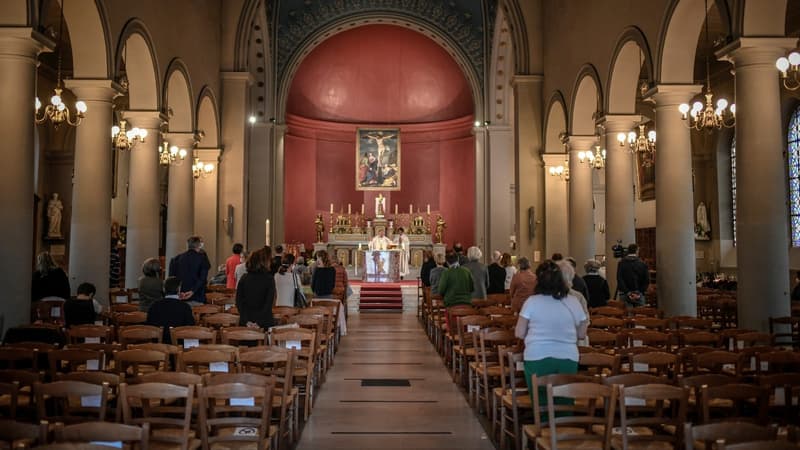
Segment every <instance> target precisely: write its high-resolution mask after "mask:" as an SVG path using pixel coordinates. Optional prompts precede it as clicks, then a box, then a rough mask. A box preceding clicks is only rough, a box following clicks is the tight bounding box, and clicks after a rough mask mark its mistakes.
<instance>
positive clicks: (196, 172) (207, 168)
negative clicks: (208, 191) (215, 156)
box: [192, 156, 214, 179]
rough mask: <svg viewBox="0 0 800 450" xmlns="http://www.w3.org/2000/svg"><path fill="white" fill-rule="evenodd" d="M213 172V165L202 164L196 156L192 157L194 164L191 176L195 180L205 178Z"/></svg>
mask: <svg viewBox="0 0 800 450" xmlns="http://www.w3.org/2000/svg"><path fill="white" fill-rule="evenodd" d="M213 172H214V164H211V163H205V164H204V163H203V162H202V161H200V158H198V157H197V156H195V157H194V164H192V176H194V178H195V179H197V178H200V177H202V178H205V177H207V176H209V175H211V174H212V173H213Z"/></svg>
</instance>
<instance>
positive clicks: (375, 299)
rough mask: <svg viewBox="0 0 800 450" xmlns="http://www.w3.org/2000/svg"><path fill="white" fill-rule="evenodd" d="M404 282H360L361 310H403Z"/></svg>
mask: <svg viewBox="0 0 800 450" xmlns="http://www.w3.org/2000/svg"><path fill="white" fill-rule="evenodd" d="M354 284H355V283H354ZM403 284H405V283H403ZM403 284H401V283H358V285H359V286H361V299H360V302H359V310H360V311H369V310H382V311H385V310H394V311H400V312H402V311H403V291H402V286H403Z"/></svg>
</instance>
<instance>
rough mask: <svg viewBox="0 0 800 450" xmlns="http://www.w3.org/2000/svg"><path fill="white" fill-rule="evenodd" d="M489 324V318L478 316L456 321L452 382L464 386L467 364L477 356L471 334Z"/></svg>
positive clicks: (465, 317)
mask: <svg viewBox="0 0 800 450" xmlns="http://www.w3.org/2000/svg"><path fill="white" fill-rule="evenodd" d="M490 323H491V319H490V318H488V317H486V316H483V315H480V314H477V315H472V316H460V317H458V318H457V319H456V332H457V334H458V342H457V343H454V344H453V347H452V351H453V353H452V361H453V365H452V370H453V372H452V376H453V379H454V380H456V381H458V382H459V383H461V384H462V385H463V384H465V383H464V380H465V379H466V378H465V376H466V375H467V372H468V371H469V364H470V363H471V362H473V361H475V357H476V356H475V355H476V354H477V348H475V346H474V345H473V344H474V341H473V339H472V334H473V333H476V332H479V331H480V330H481V329H482V328H486V327H488V326H489V324H490ZM471 379H472V378H470V380H471ZM469 392H472V390H471V389H470V391H469ZM471 398H472V397H470V400H471Z"/></svg>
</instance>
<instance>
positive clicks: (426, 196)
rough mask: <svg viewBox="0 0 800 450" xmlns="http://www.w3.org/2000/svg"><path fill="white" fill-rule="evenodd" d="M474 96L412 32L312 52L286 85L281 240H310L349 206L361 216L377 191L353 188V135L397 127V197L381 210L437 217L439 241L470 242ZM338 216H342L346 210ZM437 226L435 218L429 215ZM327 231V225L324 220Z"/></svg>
mask: <svg viewBox="0 0 800 450" xmlns="http://www.w3.org/2000/svg"><path fill="white" fill-rule="evenodd" d="M472 109H473V103H472V97H471V95H470V90H469V86H468V85H467V82H466V80H465V78H464V76H463V74H462V72H461V70H460V69H459V67H458V66H457V65H456V63H455V61H454V60H453V59H452V58H451V57H450V56H449V55H448V54H447V53H446V52H445V51H444V50H443V49H442V48H441V47H439V46H438V45H437V44H436V43H435V42H433V41H432V40H430V39H428V38H426V37H425V36H423V35H421V34H418V33H416V32H414V31H411V30H408V29H405V28H401V27H395V26H390V25H370V26H364V27H360V28H356V29H353V30H349V31H346V32H344V33H340V34H338V35H335V36H333V37H331V38H330V39H328V40H327V41H325V42H323V43H322V44H320V45H319V46H318V47H317V48H315V49H314V50H313V51H312V52H311V53H310V54H309V56H308V57H306V59H305V60H304V61H303V62H302V63H301V65H300V67H299V68H298V71H297V74H296V75H295V78H294V79H293V81H292V86H291V89H290V92H289V100H288V105H287V125H288V131H287V134H286V137H285V141H284V150H285V157H284V164H285V166H284V167H285V180H286V181H285V186H284V187H285V189H284V209H285V217H286V223H285V229H286V242H288V243H294V242H303V243H305V244H306V246H309V245H310V244H311V243H312V242H314V241H315V232H314V217H315V215H316V213H317V212H327V211H328V210H329V208H330V204H331V203H333V204H334V205H335V209H336V211H339V208H340V206H342V205H344V208H345V209H346V205H347V204H348V203H349V204H351V205H352V208H353V212H354V213H355V212H356V211H359V210H360V208H361V204H362V203H364V204H365V207H366V213H367V214H366V215H367V217H371V216H372V215H373V214H372V212H373V211H374V203H373V200H372V199H373V198H374V197H375V195H377V193H376V192H364V191H356V190H355V177H356V175H355V171H356V162H355V145H356V128H358V127H371V126H372V127H375V126H380V127H386V128H392V127H397V128H400V140H401V190H400V191H392V192H390V193H388V194H387V193H384V195H385V196H387V197H388V201H387V209H388V211H389V212H394V205H395V204H399V205H400V206H399V209H400V212H405V213H407V212H408V205H409V204H414V209H415V210H416V209H417V208H419V209H420V210H421V211H423V212H424V211H425V206H426V205H427V204H430V207H431V211H432V212H434V213H435V212H437V211H438V212H440V213H441V214H442V216H443V217H444V219H445V220H446V221H447V230H446V231H445V240H446V242H447V243H448V244H452V243H453V242H456V241H460V242H462V243H463V244H464V245H470V244H471V243H472V242H473V240H474V235H475V231H474V230H475V226H474V221H475V211H474V204H475V143H474V137H473V136H472V134H471V128H472V121H473V116H472ZM345 212H346V211H345ZM434 220H435V216H434ZM326 227H327V221H326Z"/></svg>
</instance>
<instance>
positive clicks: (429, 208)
mask: <svg viewBox="0 0 800 450" xmlns="http://www.w3.org/2000/svg"><path fill="white" fill-rule="evenodd" d="M430 213H431V204H430V203H428V214H429V215H430Z"/></svg>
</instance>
